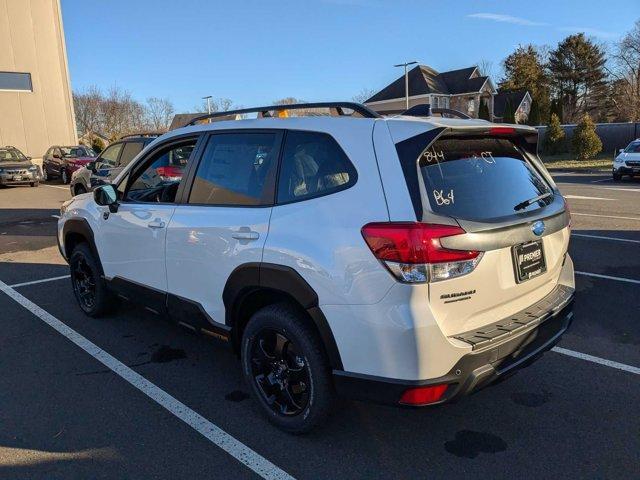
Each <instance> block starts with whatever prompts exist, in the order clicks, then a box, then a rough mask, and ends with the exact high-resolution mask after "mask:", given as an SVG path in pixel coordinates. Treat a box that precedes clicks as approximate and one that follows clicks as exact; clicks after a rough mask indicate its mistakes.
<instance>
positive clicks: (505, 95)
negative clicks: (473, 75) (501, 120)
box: [493, 90, 529, 117]
mask: <svg viewBox="0 0 640 480" xmlns="http://www.w3.org/2000/svg"><path fill="white" fill-rule="evenodd" d="M527 95H529V92H527V91H526V90H517V91H513V92H499V93H498V94H497V95H495V96H494V97H493V114H494V115H495V116H496V117H503V116H504V111H505V109H506V108H507V103H509V102H510V103H511V105H512V106H513V111H514V112H515V111H516V110H517V109H518V107H519V106H520V104H521V103H522V101H523V100H524V98H525V97H526V96H527Z"/></svg>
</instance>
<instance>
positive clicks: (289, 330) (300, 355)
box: [240, 302, 335, 434]
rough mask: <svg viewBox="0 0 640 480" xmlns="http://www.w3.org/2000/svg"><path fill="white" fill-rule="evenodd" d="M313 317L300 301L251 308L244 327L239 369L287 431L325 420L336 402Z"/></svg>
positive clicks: (272, 419)
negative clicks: (300, 305) (310, 316)
mask: <svg viewBox="0 0 640 480" xmlns="http://www.w3.org/2000/svg"><path fill="white" fill-rule="evenodd" d="M312 322H313V320H311V319H310V318H308V317H307V316H306V312H305V311H304V310H303V309H301V308H300V307H299V306H297V305H295V304H292V303H288V302H282V303H276V304H272V305H268V306H265V307H263V308H261V309H260V310H258V311H257V312H255V313H254V314H253V315H252V316H251V318H250V319H249V321H248V322H247V325H246V327H245V328H244V331H243V333H242V341H241V349H240V350H241V351H240V359H241V361H242V371H243V374H244V377H245V380H246V382H247V385H248V387H249V390H250V391H251V395H252V396H253V398H254V399H255V400H256V401H257V403H258V404H259V406H260V409H261V410H262V412H263V413H264V414H265V415H266V417H267V418H268V419H269V421H270V422H271V423H273V424H274V425H276V426H277V427H278V428H280V429H282V430H284V431H285V432H288V433H293V434H301V433H306V432H309V431H311V430H313V429H314V428H315V427H317V426H319V425H322V424H324V423H325V422H326V419H327V418H328V416H329V414H330V413H331V411H332V409H333V406H334V403H335V389H334V387H333V380H332V370H331V365H330V364H329V360H328V358H327V354H326V352H325V350H324V345H323V343H322V340H321V339H320V336H319V334H318V332H317V331H316V330H315V328H314V326H313V323H312Z"/></svg>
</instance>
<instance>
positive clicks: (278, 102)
mask: <svg viewBox="0 0 640 480" xmlns="http://www.w3.org/2000/svg"><path fill="white" fill-rule="evenodd" d="M296 103H305V101H304V100H301V99H299V98H295V97H284V98H281V99H279V100H274V101H273V104H274V105H294V104H296Z"/></svg>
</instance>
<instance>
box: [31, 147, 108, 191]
mask: <svg viewBox="0 0 640 480" xmlns="http://www.w3.org/2000/svg"><path fill="white" fill-rule="evenodd" d="M96 156H97V155H96V153H95V152H94V151H93V150H91V148H89V147H85V146H84V145H75V146H71V147H61V146H53V147H51V148H50V149H49V150H47V153H45V154H44V156H43V157H42V178H43V179H44V180H45V181H46V180H49V179H51V178H54V177H56V178H60V179H61V180H62V183H65V184H67V183H69V182H70V181H71V174H72V173H73V172H75V171H76V170H78V169H79V168H82V167H84V166H85V165H87V164H88V163H89V162H93V161H94V160H95V159H96Z"/></svg>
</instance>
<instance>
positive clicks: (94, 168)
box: [87, 161, 97, 172]
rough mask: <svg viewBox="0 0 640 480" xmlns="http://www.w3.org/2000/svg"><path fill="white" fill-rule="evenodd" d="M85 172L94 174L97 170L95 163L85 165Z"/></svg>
mask: <svg viewBox="0 0 640 480" xmlns="http://www.w3.org/2000/svg"><path fill="white" fill-rule="evenodd" d="M87 170H89V171H90V172H95V171H96V170H97V168H96V162H95V161H93V162H89V163H87Z"/></svg>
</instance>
